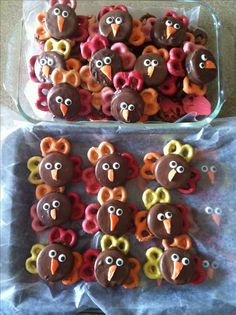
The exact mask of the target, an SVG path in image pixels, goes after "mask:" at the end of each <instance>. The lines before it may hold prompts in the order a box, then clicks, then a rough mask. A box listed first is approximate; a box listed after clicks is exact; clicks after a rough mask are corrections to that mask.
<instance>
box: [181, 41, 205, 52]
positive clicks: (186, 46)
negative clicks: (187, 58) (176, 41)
mask: <svg viewBox="0 0 236 315" xmlns="http://www.w3.org/2000/svg"><path fill="white" fill-rule="evenodd" d="M198 48H204V46H203V45H198V44H194V43H191V42H185V43H184V46H183V51H184V52H185V53H186V54H189V53H192V52H194V50H196V49H198Z"/></svg>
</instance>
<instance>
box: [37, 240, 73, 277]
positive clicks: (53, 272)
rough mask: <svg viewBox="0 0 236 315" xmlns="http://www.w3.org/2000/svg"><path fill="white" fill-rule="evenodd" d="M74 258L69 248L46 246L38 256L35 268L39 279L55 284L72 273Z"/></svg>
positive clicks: (54, 245) (53, 245)
mask: <svg viewBox="0 0 236 315" xmlns="http://www.w3.org/2000/svg"><path fill="white" fill-rule="evenodd" d="M73 265H74V256H73V254H72V252H71V251H70V249H69V248H67V247H66V246H63V245H60V244H50V245H48V246H46V247H45V248H44V249H43V250H42V251H41V252H40V254H39V255H38V257H37V261H36V267H37V270H38V274H39V276H40V278H41V279H43V280H45V281H48V282H56V281H60V280H62V279H64V278H66V277H67V276H68V275H69V273H70V272H71V271H72V268H73Z"/></svg>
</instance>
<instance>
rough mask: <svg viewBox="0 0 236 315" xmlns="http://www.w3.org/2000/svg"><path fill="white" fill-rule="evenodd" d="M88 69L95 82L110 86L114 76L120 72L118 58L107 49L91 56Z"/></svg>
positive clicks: (120, 67)
mask: <svg viewBox="0 0 236 315" xmlns="http://www.w3.org/2000/svg"><path fill="white" fill-rule="evenodd" d="M89 69H90V73H91V75H92V77H93V79H94V80H95V81H97V82H98V83H100V84H102V85H105V86H111V85H112V81H113V78H114V76H115V74H116V73H117V72H120V71H122V64H121V59H120V56H119V55H118V54H117V53H116V52H115V51H112V50H110V49H109V48H103V49H101V50H99V51H98V52H96V53H95V54H94V55H93V56H92V58H91V60H90V64H89Z"/></svg>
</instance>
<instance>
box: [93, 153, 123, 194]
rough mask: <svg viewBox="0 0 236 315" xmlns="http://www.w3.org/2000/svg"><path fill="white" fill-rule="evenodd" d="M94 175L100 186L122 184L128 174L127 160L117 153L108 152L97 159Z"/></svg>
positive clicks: (112, 186) (110, 186) (111, 186)
mask: <svg viewBox="0 0 236 315" xmlns="http://www.w3.org/2000/svg"><path fill="white" fill-rule="evenodd" d="M95 175H96V178H97V180H98V181H99V182H100V183H101V184H102V186H105V187H109V188H114V187H117V186H120V185H123V184H124V183H125V182H126V180H127V176H128V161H127V159H126V158H124V157H122V156H121V155H119V154H109V155H105V156H103V157H102V158H101V159H99V160H98V162H97V164H96V168H95Z"/></svg>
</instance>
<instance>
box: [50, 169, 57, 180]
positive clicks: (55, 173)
mask: <svg viewBox="0 0 236 315" xmlns="http://www.w3.org/2000/svg"><path fill="white" fill-rule="evenodd" d="M57 175H58V171H57V170H55V169H53V170H51V176H52V179H53V180H57Z"/></svg>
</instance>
